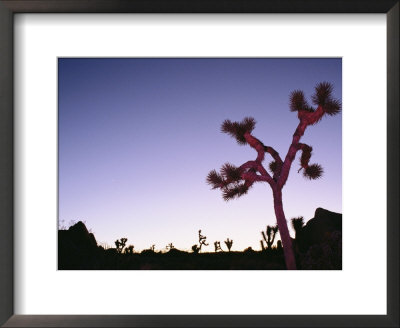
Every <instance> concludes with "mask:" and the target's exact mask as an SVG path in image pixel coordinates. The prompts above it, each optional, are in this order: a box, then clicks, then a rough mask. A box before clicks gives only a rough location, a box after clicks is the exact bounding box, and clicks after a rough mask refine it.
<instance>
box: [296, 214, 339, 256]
mask: <svg viewBox="0 0 400 328" xmlns="http://www.w3.org/2000/svg"><path fill="white" fill-rule="evenodd" d="M334 231H339V232H340V233H341V232H342V214H340V213H335V212H331V211H328V210H325V209H323V208H320V207H319V208H317V209H316V210H315V214H314V218H312V219H311V220H309V221H308V222H307V223H306V225H305V226H304V227H303V228H302V229H301V233H300V234H299V236H298V237H297V244H298V246H299V248H300V250H301V251H307V250H308V249H309V248H310V247H311V246H313V245H315V244H320V243H323V242H325V241H326V240H327V239H329V238H330V235H331V233H332V232H334Z"/></svg>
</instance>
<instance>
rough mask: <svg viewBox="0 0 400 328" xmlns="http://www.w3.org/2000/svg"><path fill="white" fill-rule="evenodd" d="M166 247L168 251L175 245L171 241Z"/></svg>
mask: <svg viewBox="0 0 400 328" xmlns="http://www.w3.org/2000/svg"><path fill="white" fill-rule="evenodd" d="M166 248H167V250H168V251H170V250H172V249H174V248H175V246H174V245H173V244H172V243H169V244H168V245H167V247H166Z"/></svg>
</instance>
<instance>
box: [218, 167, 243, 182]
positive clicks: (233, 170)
mask: <svg viewBox="0 0 400 328" xmlns="http://www.w3.org/2000/svg"><path fill="white" fill-rule="evenodd" d="M220 172H221V175H222V177H223V178H224V179H225V180H226V181H227V182H228V183H229V182H232V181H239V180H240V179H241V174H242V170H241V169H240V167H236V166H235V165H233V164H230V163H225V164H224V165H223V166H222V167H221V171H220Z"/></svg>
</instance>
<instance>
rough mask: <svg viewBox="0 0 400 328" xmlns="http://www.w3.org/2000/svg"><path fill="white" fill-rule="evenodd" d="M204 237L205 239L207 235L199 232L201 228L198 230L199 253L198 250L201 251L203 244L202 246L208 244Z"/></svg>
mask: <svg viewBox="0 0 400 328" xmlns="http://www.w3.org/2000/svg"><path fill="white" fill-rule="evenodd" d="M206 239H207V237H206V236H203V235H202V234H201V230H199V251H198V253H200V251H201V247H202V246H203V245H204V246H208V244H207V243H206ZM192 249H193V247H192Z"/></svg>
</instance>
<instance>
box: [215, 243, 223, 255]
mask: <svg viewBox="0 0 400 328" xmlns="http://www.w3.org/2000/svg"><path fill="white" fill-rule="evenodd" d="M214 249H215V253H216V252H218V251H221V252H223V250H222V248H221V242H219V241H216V242H214Z"/></svg>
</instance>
